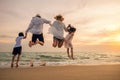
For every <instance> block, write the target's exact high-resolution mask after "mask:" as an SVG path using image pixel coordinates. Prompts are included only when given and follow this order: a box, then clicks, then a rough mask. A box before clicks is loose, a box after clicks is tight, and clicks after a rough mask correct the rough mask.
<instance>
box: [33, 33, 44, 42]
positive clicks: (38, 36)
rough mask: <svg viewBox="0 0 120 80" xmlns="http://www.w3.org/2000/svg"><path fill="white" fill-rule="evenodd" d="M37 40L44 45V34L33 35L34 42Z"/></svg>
mask: <svg viewBox="0 0 120 80" xmlns="http://www.w3.org/2000/svg"><path fill="white" fill-rule="evenodd" d="M37 39H38V40H39V41H41V42H43V43H44V38H43V34H33V35H32V42H34V43H35V42H36V41H37Z"/></svg>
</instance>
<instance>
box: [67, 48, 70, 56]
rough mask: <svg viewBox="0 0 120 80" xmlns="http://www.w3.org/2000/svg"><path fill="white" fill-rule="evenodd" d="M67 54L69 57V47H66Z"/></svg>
mask: <svg viewBox="0 0 120 80" xmlns="http://www.w3.org/2000/svg"><path fill="white" fill-rule="evenodd" d="M67 55H68V57H69V58H70V54H69V48H67Z"/></svg>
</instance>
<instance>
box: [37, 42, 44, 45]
mask: <svg viewBox="0 0 120 80" xmlns="http://www.w3.org/2000/svg"><path fill="white" fill-rule="evenodd" d="M37 43H38V44H40V45H41V46H43V45H44V42H42V41H36V44H37Z"/></svg>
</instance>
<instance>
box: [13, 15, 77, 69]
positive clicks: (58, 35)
mask: <svg viewBox="0 0 120 80" xmlns="http://www.w3.org/2000/svg"><path fill="white" fill-rule="evenodd" d="M54 19H55V21H54V22H53V24H52V23H51V21H49V20H47V19H44V18H42V17H41V16H40V15H39V14H37V15H36V16H35V17H33V18H32V20H31V22H30V24H29V26H28V28H27V29H26V31H25V35H24V33H22V32H20V33H19V34H18V37H17V38H16V44H15V46H14V48H13V52H12V54H13V57H12V61H11V67H13V66H14V59H15V57H16V55H18V57H17V61H16V67H18V62H19V59H20V55H21V52H22V45H21V40H22V39H25V38H27V34H28V32H30V33H32V38H31V40H30V41H29V47H32V46H34V45H36V44H40V45H41V46H43V45H44V36H43V24H49V25H50V28H49V33H51V34H52V35H53V44H52V46H53V47H58V48H61V47H62V45H63V44H64V47H65V48H66V49H67V56H68V57H69V58H70V59H73V60H74V57H73V45H72V39H73V36H74V33H75V31H76V28H75V27H73V26H71V24H68V26H67V27H66V26H65V24H64V23H63V21H64V18H63V16H62V15H57V16H55V17H54ZM64 31H65V32H68V34H67V35H66V37H64ZM70 53H71V54H70Z"/></svg>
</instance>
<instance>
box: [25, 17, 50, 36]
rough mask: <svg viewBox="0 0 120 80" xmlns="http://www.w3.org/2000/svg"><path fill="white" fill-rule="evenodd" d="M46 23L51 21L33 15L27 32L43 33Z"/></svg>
mask: <svg viewBox="0 0 120 80" xmlns="http://www.w3.org/2000/svg"><path fill="white" fill-rule="evenodd" d="M44 23H46V24H50V21H48V20H46V19H43V18H39V17H33V18H32V20H31V23H30V24H29V27H28V29H27V30H26V32H28V31H30V32H31V33H33V34H41V33H43V24H44Z"/></svg>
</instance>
